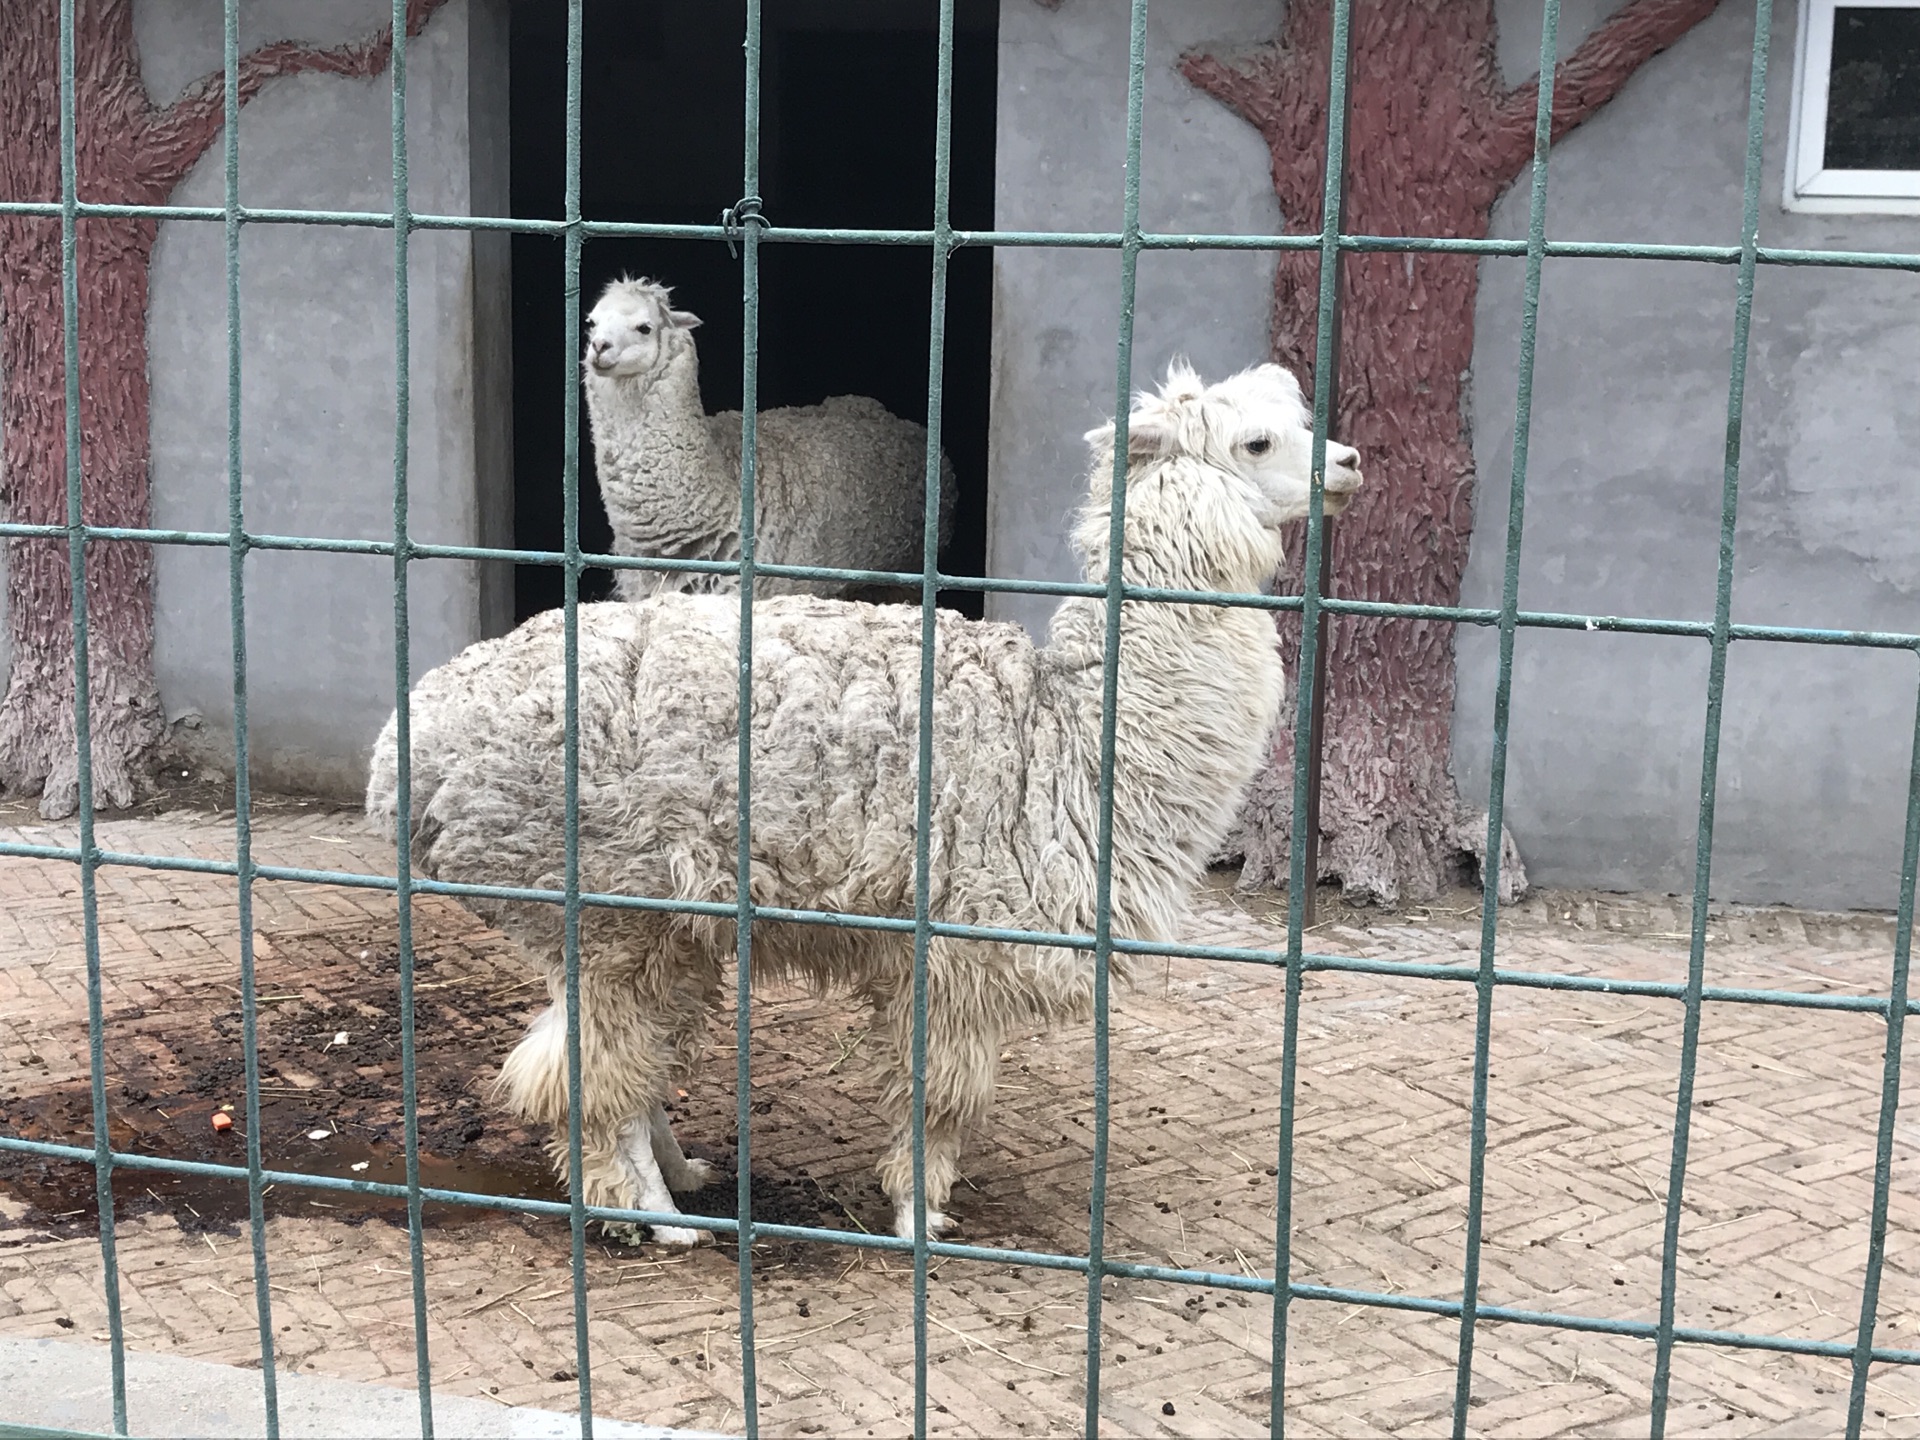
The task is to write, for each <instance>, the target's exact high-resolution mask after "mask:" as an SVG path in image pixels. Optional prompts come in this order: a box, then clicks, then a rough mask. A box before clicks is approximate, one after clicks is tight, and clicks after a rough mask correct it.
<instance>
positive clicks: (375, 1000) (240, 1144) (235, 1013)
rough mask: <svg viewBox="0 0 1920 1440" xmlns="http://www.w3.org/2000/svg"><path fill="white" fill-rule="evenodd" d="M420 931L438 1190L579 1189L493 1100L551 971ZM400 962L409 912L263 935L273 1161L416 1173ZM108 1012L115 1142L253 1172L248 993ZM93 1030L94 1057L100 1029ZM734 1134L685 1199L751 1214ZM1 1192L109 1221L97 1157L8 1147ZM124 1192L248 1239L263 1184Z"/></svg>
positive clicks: (46, 1097)
mask: <svg viewBox="0 0 1920 1440" xmlns="http://www.w3.org/2000/svg"><path fill="white" fill-rule="evenodd" d="M414 934H415V941H414V953H415V957H416V961H415V979H414V992H415V998H414V1019H415V1071H414V1073H415V1086H416V1092H417V1096H418V1103H417V1113H418V1117H419V1121H418V1125H419V1137H420V1179H421V1183H422V1184H423V1185H426V1186H430V1187H434V1188H440V1189H452V1190H466V1191H473V1192H477V1193H480V1194H487V1195H502V1196H514V1197H521V1198H536V1199H545V1200H557V1201H564V1200H565V1199H566V1193H565V1191H564V1190H563V1189H561V1188H560V1187H559V1186H558V1185H557V1184H556V1183H555V1181H554V1179H553V1177H552V1173H551V1170H550V1168H549V1165H548V1162H547V1157H546V1152H545V1148H544V1142H545V1140H546V1129H545V1127H541V1126H532V1127H529V1126H522V1125H519V1124H517V1123H515V1122H514V1121H513V1120H512V1119H511V1118H510V1117H509V1116H507V1115H506V1113H505V1112H504V1111H502V1110H501V1109H500V1108H499V1107H498V1106H497V1105H496V1104H494V1103H493V1102H492V1100H491V1099H490V1098H489V1095H488V1089H489V1087H490V1085H491V1083H492V1080H493V1077H494V1076H495V1074H497V1073H498V1070H499V1065H500V1061H501V1059H502V1058H504V1056H505V1055H506V1053H507V1052H508V1051H509V1050H510V1049H511V1048H512V1047H513V1045H514V1044H516V1043H517V1042H518V1041H519V1039H520V1036H521V1035H522V1034H523V1033H524V1032H525V1027H526V1022H527V1020H528V1019H529V1017H530V1016H531V1014H532V1012H533V1011H534V1010H535V1009H536V1008H537V1007H538V1006H539V1005H540V1004H542V1003H544V999H545V996H544V991H543V989H542V987H541V985H540V983H539V981H538V980H537V979H536V978H534V977H532V976H530V975H529V974H528V972H527V969H526V966H525V965H524V963H522V962H521V961H520V960H519V958H518V955H517V953H516V952H515V951H514V949H513V947H512V945H511V944H510V942H508V941H506V940H505V939H504V938H503V937H501V936H499V935H498V934H496V933H495V932H492V931H489V930H486V929H484V928H483V927H481V926H480V924H479V922H478V921H476V920H474V919H473V918H472V917H471V916H468V915H467V914H466V912H464V911H461V910H459V909H457V908H456V907H453V906H440V905H435V904H432V903H428V902H423V903H422V904H421V905H420V906H419V908H418V910H417V911H416V916H415V926H414ZM399 974H400V961H399V947H398V943H397V935H396V932H395V929H394V926H393V925H392V924H391V923H387V922H363V923H360V924H356V925H352V926H348V927H345V928H339V929H331V930H324V931H308V932H303V933H295V934H267V935H263V936H261V938H260V942H259V943H258V944H257V945H256V987H255V988H256V993H257V995H258V997H259V1006H258V1011H259V1019H258V1054H259V1072H260V1138H261V1152H262V1153H261V1158H262V1163H263V1165H264V1166H265V1167H266V1168H267V1169H271V1170H290V1171H296V1172H300V1173H304V1174H312V1175H326V1176H333V1177H337V1178H344V1179H361V1180H373V1181H381V1182H385V1183H388V1184H404V1183H405V1181H406V1165H405V1148H404V1147H405V1108H404V1104H403V1099H402V1078H403V1066H402V1055H401V1025H400V1014H399V1009H400V1005H399ZM78 1018H79V1017H76V1019H78ZM105 1020H106V1027H105V1029H106V1034H107V1036H108V1047H107V1056H108V1074H109V1085H108V1091H107V1110H108V1129H109V1133H110V1135H111V1137H112V1143H113V1145H114V1147H115V1149H117V1150H120V1151H123V1152H128V1153H133V1154H140V1155H155V1156H165V1157H169V1158H173V1159H179V1160H189V1161H199V1162H210V1163H217V1164H225V1165H244V1164H245V1163H246V1157H247V1142H246V1123H247V1122H246V1107H245V1100H246V1078H245V1068H244V1066H245V1062H244V1058H243V1057H244V1053H245V1047H244V1040H245V1034H244V1028H243V1019H242V1014H241V1010H240V1006H239V1000H238V988H237V987H236V986H232V985H226V984H221V983H217V982H216V983H212V984H207V985H203V986H201V987H199V988H198V989H197V990H194V991H192V992H190V995H189V998H188V999H187V1000H186V1001H185V1002H184V1003H180V1004H170V1005H167V1006H165V1007H164V1008H156V1009H154V1010H142V1009H138V1008H125V1009H121V1010H117V1011H113V1012H110V1013H109V1014H108V1015H107V1016H106V1017H105ZM73 1043H75V1044H76V1045H77V1046H78V1047H79V1048H81V1049H82V1050H84V1047H85V1039H84V1029H81V1030H80V1033H79V1035H78V1036H76V1037H74V1041H73ZM720 1105H725V1106H726V1107H727V1108H726V1109H724V1110H722V1111H721V1112H720V1115H714V1114H711V1113H709V1112H710V1111H711V1110H713V1109H714V1107H716V1106H720ZM700 1110H701V1114H702V1119H703V1120H704V1121H706V1122H707V1123H708V1124H710V1125H712V1124H714V1122H715V1121H718V1122H719V1124H725V1121H724V1119H721V1118H720V1117H721V1116H724V1115H727V1114H730V1113H731V1097H730V1096H728V1097H725V1098H724V1099H723V1097H721V1096H719V1095H714V1096H711V1097H704V1096H703V1098H702V1103H701V1106H700ZM92 1115H93V1108H92V1094H91V1091H90V1088H89V1086H88V1084H87V1082H86V1081H85V1080H75V1081H70V1082H67V1083H64V1084H56V1085H50V1086H41V1087H38V1088H36V1087H34V1086H33V1085H32V1084H31V1081H30V1079H28V1080H22V1079H16V1080H15V1081H14V1083H12V1084H10V1085H6V1086H4V1087H0V1129H4V1130H6V1131H7V1132H8V1133H11V1134H14V1135H18V1136H21V1137H23V1138H26V1139H33V1140H49V1141H55V1142H59V1143H64V1144H69V1145H80V1146H85V1147H88V1148H91V1146H92V1144H93V1120H92ZM216 1115H223V1116H226V1117H228V1119H229V1120H230V1122H231V1123H230V1128H225V1129H219V1128H216V1122H215V1120H214V1117H215V1116H216ZM715 1128H717V1126H716V1127H715ZM727 1142H728V1148H727V1149H725V1150H718V1149H715V1148H712V1147H706V1146H702V1145H700V1144H698V1143H694V1144H691V1145H690V1146H689V1151H690V1153H692V1154H695V1155H698V1156H700V1157H701V1158H702V1159H706V1160H709V1161H711V1162H712V1163H713V1164H714V1165H715V1167H716V1168H717V1169H718V1170H719V1171H720V1172H721V1174H720V1178H718V1179H716V1181H715V1182H714V1183H713V1184H712V1185H710V1186H709V1187H708V1188H707V1189H706V1190H705V1191H703V1192H701V1193H700V1194H698V1195H693V1196H685V1197H682V1199H681V1204H682V1206H683V1208H684V1209H686V1210H687V1211H688V1212H689V1213H693V1214H701V1215H713V1216H731V1215H733V1214H734V1213H735V1195H736V1188H735V1187H736V1184H737V1181H736V1171H735V1168H734V1158H733V1153H732V1150H731V1146H732V1142H733V1136H732V1135H731V1133H729V1134H728V1135H727ZM752 1189H753V1210H754V1215H755V1217H756V1218H757V1219H759V1220H761V1221H764V1222H767V1223H770V1224H785V1225H808V1226H818V1225H845V1224H847V1223H848V1221H849V1220H850V1219H853V1221H854V1223H856V1224H858V1223H860V1219H859V1218H856V1217H853V1215H852V1212H850V1211H848V1210H846V1209H845V1208H844V1207H843V1206H842V1205H841V1204H840V1202H839V1201H838V1200H836V1199H835V1198H833V1196H832V1195H831V1194H829V1192H828V1191H827V1189H826V1188H824V1187H823V1186H822V1185H821V1184H820V1183H819V1182H818V1181H816V1180H815V1179H813V1178H812V1177H811V1176H810V1175H808V1174H807V1173H806V1172H805V1171H804V1170H802V1171H800V1172H799V1173H786V1174H781V1173H775V1174H768V1175H761V1174H755V1175H754V1177H753V1182H752ZM0 1192H4V1193H7V1194H10V1195H12V1196H13V1197H14V1198H16V1199H18V1200H20V1201H23V1202H25V1203H26V1204H27V1206H28V1207H29V1209H28V1211H27V1213H26V1214H25V1216H23V1217H22V1219H23V1222H24V1224H25V1225H26V1226H27V1228H28V1229H30V1230H32V1231H34V1232H37V1234H38V1236H39V1237H42V1238H44V1237H45V1236H47V1235H52V1236H58V1237H67V1236H71V1235H78V1234H90V1233H93V1232H94V1231H95V1230H97V1228H98V1222H99V1217H98V1209H97V1204H96V1197H95V1188H94V1176H93V1173H92V1170H91V1169H90V1168H89V1167H87V1166H84V1165H77V1164H74V1163H72V1162H68V1161H55V1160H45V1159H41V1158H39V1157H35V1156H29V1155H20V1154H14V1153H0ZM113 1193H114V1202H115V1211H116V1214H136V1215H137V1214H142V1213H151V1212H154V1211H164V1212H166V1213H167V1214H169V1215H171V1216H172V1217H173V1218H174V1219H175V1220H176V1221H177V1222H178V1223H179V1224H180V1225H181V1227H182V1228H183V1229H186V1230H189V1231H208V1230H210V1231H213V1232H216V1233H233V1232H234V1231H235V1230H236V1228H237V1227H239V1226H241V1225H244V1224H245V1223H246V1221H247V1217H248V1208H247V1194H246V1189H245V1187H244V1186H242V1185H238V1184H235V1183H234V1182H232V1181H230V1180H227V1179H224V1178H217V1177H201V1176H193V1175H180V1174H174V1173H168V1172H162V1171H150V1170H135V1169H125V1168H122V1169H117V1170H116V1171H115V1173H114V1177H113ZM863 1198H871V1197H863ZM265 1208H266V1213H267V1214H268V1215H269V1216H278V1215H290V1216H297V1215H306V1216H312V1217H316V1218H326V1219H332V1220H338V1221H345V1222H347V1223H351V1224H358V1223H361V1222H364V1221H365V1220H367V1219H370V1218H379V1219H383V1220H386V1221H389V1222H392V1223H396V1224H405V1223H406V1207H405V1204H404V1202H402V1201H399V1200H395V1199H391V1198H387V1197H381V1196H370V1195H358V1194H353V1193H351V1192H341V1191H317V1190H311V1189H307V1188H305V1187H300V1186H273V1187H269V1189H268V1190H267V1192H266V1195H265ZM865 1208H869V1207H863V1209H865ZM497 1213H498V1212H494V1211H489V1210H484V1209H477V1208H473V1207H468V1206H460V1205H446V1204H429V1205H427V1206H426V1207H425V1210H424V1214H423V1219H424V1222H425V1223H427V1224H429V1225H434V1226H454V1225H463V1224H471V1223H474V1222H476V1221H480V1220H484V1219H487V1218H490V1217H491V1216H493V1215H495V1214H497ZM536 1223H544V1224H549V1225H563V1224H564V1222H562V1221H559V1220H549V1221H544V1222H536ZM30 1238H31V1237H30Z"/></svg>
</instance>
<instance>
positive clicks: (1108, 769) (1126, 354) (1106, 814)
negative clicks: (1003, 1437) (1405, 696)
mask: <svg viewBox="0 0 1920 1440" xmlns="http://www.w3.org/2000/svg"><path fill="white" fill-rule="evenodd" d="M1131 31H1132V33H1131V37H1130V39H1129V41H1128V55H1127V160H1126V190H1125V196H1124V199H1123V202H1122V223H1121V227H1120V338H1119V346H1118V349H1119V354H1118V357H1117V365H1116V367H1115V368H1116V371H1117V375H1116V379H1115V385H1114V412H1113V500H1112V504H1111V506H1110V507H1109V512H1108V523H1107V594H1106V600H1105V604H1106V613H1107V632H1106V642H1105V646H1104V648H1103V650H1102V652H1101V661H1100V823H1099V832H1098V849H1097V851H1096V865H1095V870H1094V901H1093V904H1094V911H1093V1186H1092V1193H1091V1194H1090V1195H1089V1196H1088V1198H1087V1413H1086V1428H1087V1437H1088V1440H1095V1437H1097V1436H1098V1435H1099V1433H1100V1323H1101V1321H1100V1312H1101V1301H1102V1300H1103V1298H1104V1294H1103V1291H1102V1285H1103V1284H1104V1282H1105V1279H1106V1266H1105V1256H1106V1243H1107V1129H1108V1124H1107V1122H1108V1118H1109V1117H1108V1113H1107V1112H1108V1100H1109V1093H1110V1089H1111V1086H1110V1076H1109V1070H1108V1055H1107V1051H1108V1043H1109V1039H1110V1031H1111V1029H1112V1026H1111V1017H1110V1015H1109V1013H1108V1010H1109V1000H1110V992H1111V990H1112V976H1111V974H1110V973H1109V972H1110V971H1111V969H1112V966H1113V769H1114V732H1115V729H1116V726H1117V722H1118V717H1119V707H1120V621H1121V616H1122V613H1123V610H1124V602H1123V600H1122V598H1121V597H1122V595H1123V594H1124V592H1125V588H1126V574H1125V570H1126V567H1125V564H1124V551H1125V541H1126V533H1127V419H1128V412H1129V410H1130V408H1131V401H1132V392H1133V303H1134V292H1135V289H1136V284H1137V281H1138V277H1139V270H1140V137H1141V132H1142V128H1143V124H1144V113H1145V110H1146V90H1147V0H1133V13H1132V26H1131Z"/></svg>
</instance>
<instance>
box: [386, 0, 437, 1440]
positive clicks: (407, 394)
mask: <svg viewBox="0 0 1920 1440" xmlns="http://www.w3.org/2000/svg"><path fill="white" fill-rule="evenodd" d="M390 23H391V25H392V27H393V54H392V58H391V61H390V64H391V66H392V80H393V114H392V122H393V401H394V413H393V685H394V713H395V715H396V717H397V719H396V722H395V738H396V739H397V741H398V743H399V750H398V755H399V775H398V781H399V783H398V787H397V789H398V800H397V808H396V814H397V815H398V816H399V824H398V826H397V827H396V828H397V830H398V832H399V842H398V845H397V846H396V850H395V859H394V863H395V866H396V869H395V871H394V876H395V885H396V889H395V897H394V898H395V900H396V902H397V906H398V910H397V914H398V918H399V941H400V1103H401V1115H402V1124H403V1130H402V1136H403V1142H404V1149H405V1160H406V1172H407V1268H408V1270H409V1272H410V1273H411V1277H412V1281H413V1368H414V1384H415V1387H416V1388H417V1390H418V1392H419V1399H420V1433H421V1435H422V1436H423V1437H425V1440H433V1371H432V1366H431V1362H430V1360H429V1358H428V1354H427V1270H426V1245H425V1238H424V1235H423V1233H422V1230H421V1224H420V1203H421V1202H420V1106H419V1092H418V1087H417V1086H416V1084H415V1068H414V1035H413V961H414V956H413V850H412V831H413V826H412V823H411V818H410V817H411V816H412V814H413V773H412V760H413V746H412V738H411V734H412V732H411V725H410V720H411V717H410V715H409V713H408V707H407V698H408V692H409V691H410V690H411V689H412V688H413V686H412V679H411V671H412V655H411V654H410V653H409V652H410V648H411V642H410V641H409V638H408V618H407V617H408V605H407V599H408V597H407V567H408V564H409V563H410V562H411V560H412V558H413V555H412V549H413V546H412V541H411V540H410V539H409V538H408V535H407V504H408V480H409V475H408V469H407V459H408V457H407V445H408V440H409V436H410V433H411V429H412V396H411V384H412V376H411V369H412V335H411V330H412V321H411V315H410V309H409V298H408V291H407V279H408V275H407V269H408V259H409V256H410V255H411V253H412V240H413V211H412V202H411V200H410V198H409V196H408V189H407V0H393V12H392V20H391V22H390Z"/></svg>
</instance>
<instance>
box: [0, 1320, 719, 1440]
mask: <svg viewBox="0 0 1920 1440" xmlns="http://www.w3.org/2000/svg"><path fill="white" fill-rule="evenodd" d="M111 1375H112V1371H111V1361H110V1356H109V1354H108V1350H107V1347H106V1346H104V1345H74V1344H69V1343H65V1342H62V1341H57V1340H25V1339H13V1338H10V1337H7V1336H0V1440H14V1437H19V1440H28V1437H33V1440H42V1437H44V1440H52V1437H55V1436H61V1435H67V1436H71V1435H88V1436H91V1435H109V1434H111V1433H112V1431H113V1400H112V1396H111V1384H112V1380H111ZM277 1375H278V1379H279V1401H280V1434H281V1435H282V1436H283V1437H284V1440H418V1437H419V1435H420V1398H419V1392H418V1391H414V1390H398V1389H395V1388H393V1387H392V1386H388V1385H364V1384H361V1383H359V1382H358V1381H354V1380H330V1379H327V1378H326V1377H324V1376H320V1375H303V1374H299V1373H297V1372H289V1371H286V1370H280V1371H278V1372H277ZM127 1428H128V1430H129V1431H130V1432H131V1433H132V1434H134V1435H137V1436H144V1437H151V1440H203V1437H208V1436H220V1437H223V1440H224V1437H235V1440H239V1437H245V1440H253V1437H256V1436H260V1437H264V1436H265V1435H266V1433H267V1419H266V1402H265V1401H264V1399H263V1398H262V1394H261V1384H260V1372H259V1370H257V1369H249V1368H246V1367H242V1366H238V1365H215V1364H211V1363H209V1362H207V1361H205V1360H186V1359H182V1358H181V1357H179V1356H176V1355H143V1354H138V1353H136V1352H134V1351H131V1350H130V1351H128V1352H127ZM433 1429H434V1434H435V1436H436V1437H441V1440H468V1437H471V1440H563V1437H570V1436H578V1435H579V1434H580V1419H579V1417H578V1416H576V1415H565V1414H562V1413H560V1412H559V1411H556V1410H534V1409H529V1408H525V1407H521V1406H515V1405H502V1404H499V1403H498V1402H496V1401H490V1400H479V1399H474V1398H471V1397H469V1396H464V1395H436V1396H435V1397H434V1401H433ZM593 1433H594V1435H595V1436H596V1437H605V1440H726V1437H721V1436H718V1435H714V1434H711V1433H709V1432H705V1431H696V1430H673V1429H668V1428H664V1427H662V1426H658V1425H638V1424H634V1423H632V1422H631V1421H625V1420H613V1419H608V1418H606V1417H603V1416H599V1415H596V1416H595V1417H594V1419H593Z"/></svg>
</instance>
